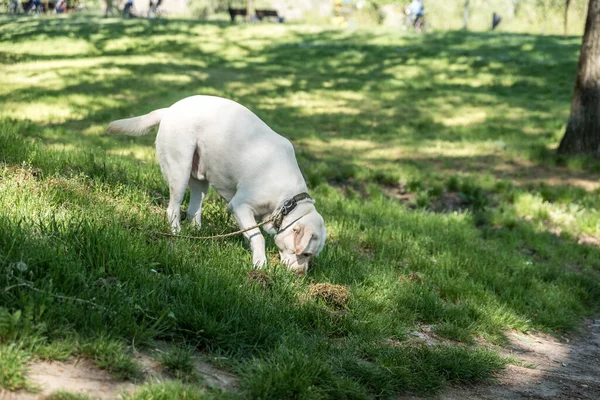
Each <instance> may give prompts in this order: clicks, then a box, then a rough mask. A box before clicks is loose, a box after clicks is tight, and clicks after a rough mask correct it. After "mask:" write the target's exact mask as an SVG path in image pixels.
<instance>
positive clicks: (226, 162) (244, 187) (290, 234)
mask: <svg viewBox="0 0 600 400" xmlns="http://www.w3.org/2000/svg"><path fill="white" fill-rule="evenodd" d="M158 124H160V126H159V129H158V135H157V137H156V154H157V156H158V161H159V163H160V167H161V169H162V172H163V175H164V176H165V178H166V180H167V181H168V183H169V193H170V200H169V207H168V208H167V216H168V219H169V222H170V223H171V226H172V229H173V232H179V230H180V229H181V225H180V222H179V220H180V218H179V208H180V206H181V202H182V200H183V196H184V194H185V190H186V188H187V187H188V185H189V187H190V192H191V197H190V205H189V208H188V210H187V216H188V218H189V219H190V220H191V222H192V224H194V225H196V226H197V227H200V221H201V213H202V202H203V200H204V197H205V196H206V193H207V192H208V187H209V184H210V185H212V186H213V187H214V188H215V190H216V191H217V193H218V194H219V195H221V196H222V197H223V198H224V199H225V201H227V202H228V206H229V210H230V211H231V212H232V213H233V215H234V217H235V219H236V221H237V223H238V225H239V226H240V228H242V229H246V228H249V227H252V226H254V225H256V221H257V219H258V220H260V221H264V220H266V219H267V218H269V217H270V216H271V215H276V216H277V217H278V218H276V219H275V221H274V222H269V223H267V224H265V225H264V226H263V227H264V228H265V230H266V231H267V232H269V233H271V234H275V243H276V244H277V247H278V248H279V254H280V256H281V261H282V262H283V263H285V264H286V265H287V266H288V267H289V268H290V269H291V270H293V271H295V272H298V273H305V272H306V271H307V268H308V264H309V262H310V260H311V259H312V257H315V256H317V255H318V254H319V253H320V252H321V250H322V249H323V246H324V245H325V238H326V230H325V224H324V222H323V218H322V217H321V215H320V214H319V213H318V212H317V210H316V209H315V206H314V200H312V199H311V198H310V196H309V195H308V193H307V187H306V182H305V181H304V178H303V177H302V174H301V173H300V168H299V167H298V163H297V162H296V157H295V154H294V148H293V146H292V144H291V143H290V141H289V140H287V139H286V138H284V137H282V136H280V135H278V134H277V133H275V132H274V131H273V130H272V129H271V128H269V127H268V126H267V124H265V123H264V122H263V121H262V120H260V119H259V118H258V117H257V116H256V115H255V114H254V113H252V112H251V111H250V110H248V109H247V108H246V107H244V106H242V105H240V104H238V103H236V102H234V101H231V100H227V99H223V98H220V97H213V96H192V97H188V98H185V99H183V100H181V101H178V102H177V103H175V104H173V105H172V106H171V107H169V108H162V109H159V110H156V111H153V112H151V113H149V114H146V115H143V116H141V117H135V118H129V119H121V120H118V121H114V122H111V123H110V124H109V125H108V128H107V131H108V132H111V133H124V134H127V135H132V136H140V135H144V134H146V133H148V132H149V131H150V129H151V128H152V127H153V126H155V125H158ZM244 235H245V236H246V238H247V239H248V240H249V242H250V247H251V249H252V260H253V264H254V265H255V266H257V267H262V266H263V265H265V263H266V262H267V257H266V255H265V240H264V238H263V236H262V235H261V233H260V230H259V229H258V228H255V229H251V230H249V231H247V232H245V233H244Z"/></svg>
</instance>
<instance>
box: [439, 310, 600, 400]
mask: <svg viewBox="0 0 600 400" xmlns="http://www.w3.org/2000/svg"><path fill="white" fill-rule="evenodd" d="M509 340H510V345H509V346H507V347H506V348H504V349H501V352H502V353H503V354H505V355H509V356H512V357H514V358H517V359H519V360H521V361H522V363H523V364H522V365H521V366H515V365H510V366H508V367H507V368H506V370H505V371H504V372H502V373H501V374H500V376H499V381H498V383H497V384H492V385H481V386H475V387H467V388H465V387H452V388H449V389H448V390H446V391H445V392H444V393H442V394H441V395H440V396H438V397H437V399H439V400H466V399H486V400H491V399H501V400H504V399H506V400H509V399H510V400H515V399H560V400H563V399H594V400H596V399H600V320H594V321H587V323H586V324H585V329H584V331H583V332H582V333H580V334H578V335H572V336H570V337H565V338H564V339H563V340H557V339H555V338H553V337H550V336H547V335H540V334H538V335H523V334H518V333H510V334H509Z"/></svg>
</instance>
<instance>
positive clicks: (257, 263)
mask: <svg viewBox="0 0 600 400" xmlns="http://www.w3.org/2000/svg"><path fill="white" fill-rule="evenodd" d="M252 265H253V266H254V268H262V267H264V266H265V265H267V257H266V256H253V257H252Z"/></svg>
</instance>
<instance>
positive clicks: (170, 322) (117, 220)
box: [0, 18, 600, 398]
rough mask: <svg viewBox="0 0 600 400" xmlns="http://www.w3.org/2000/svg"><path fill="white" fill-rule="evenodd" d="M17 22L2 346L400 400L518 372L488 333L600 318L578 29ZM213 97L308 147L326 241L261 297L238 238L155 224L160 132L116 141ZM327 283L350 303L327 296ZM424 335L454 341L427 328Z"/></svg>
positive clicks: (304, 157) (118, 366)
mask: <svg viewBox="0 0 600 400" xmlns="http://www.w3.org/2000/svg"><path fill="white" fill-rule="evenodd" d="M0 21H1V22H0V60H1V62H2V64H1V65H0V104H1V108H0V163H1V164H0V210H1V212H2V214H1V215H0V266H1V267H2V268H3V270H4V272H3V273H2V274H1V275H0V285H1V286H2V287H4V288H6V289H5V290H0V305H3V306H4V307H3V308H0V339H2V341H3V342H4V343H5V344H3V345H1V346H4V348H5V350H2V351H5V352H6V354H12V353H14V351H15V350H14V347H10V348H9V347H7V346H10V345H11V344H15V345H16V346H18V349H19V350H18V351H19V352H21V353H22V355H23V356H25V357H34V358H35V357H40V354H58V353H60V355H61V357H65V356H68V355H69V354H80V355H84V356H88V357H90V358H92V359H95V360H97V354H100V353H106V354H108V355H107V356H106V357H105V359H104V360H103V361H101V362H100V365H102V366H104V367H105V368H106V366H107V365H108V368H109V370H112V371H113V372H115V373H117V374H119V375H120V376H122V377H128V378H130V379H135V378H136V377H137V376H138V375H137V374H138V372H136V371H137V370H136V368H135V366H132V364H131V363H129V364H128V362H125V361H123V360H122V357H123V354H129V353H127V352H125V353H123V351H124V350H122V349H124V348H125V347H123V346H131V345H132V344H134V345H135V347H136V348H137V349H142V350H143V349H144V348H146V347H148V346H151V344H152V342H153V341H155V340H167V341H171V342H173V343H175V344H176V345H178V346H188V347H189V346H193V347H196V348H197V350H198V351H199V352H200V353H199V354H202V355H203V356H205V357H207V358H208V359H212V360H214V359H215V357H216V359H218V360H219V364H220V365H221V366H223V367H224V368H227V369H230V370H232V371H233V372H235V373H237V374H239V375H240V377H241V379H242V386H241V388H240V392H239V393H237V394H223V393H218V392H214V391H213V392H210V390H209V389H205V390H207V391H209V392H210V394H211V395H214V396H240V397H252V398H256V397H261V398H292V397H302V398H366V397H372V396H380V397H386V396H390V395H392V394H396V393H405V392H416V393H428V392H431V391H436V390H439V389H440V388H442V387H443V386H444V385H445V384H447V383H449V382H458V383H460V382H474V381H477V380H480V379H485V378H489V377H490V376H491V374H493V372H494V371H497V370H498V369H499V368H501V366H502V365H503V364H504V363H505V360H502V359H501V358H500V357H499V356H498V355H496V354H495V353H493V352H489V351H485V350H481V349H478V348H477V347H476V346H475V345H474V343H476V342H478V341H477V340H476V339H481V338H483V339H486V340H488V341H490V342H493V343H502V342H503V338H504V336H503V332H504V331H505V330H507V329H518V330H525V331H526V330H531V329H540V330H544V331H551V332H560V331H563V330H569V329H573V328H574V327H576V326H577V324H578V323H579V322H580V321H581V320H582V318H583V317H584V316H585V315H590V314H591V313H594V312H597V311H598V308H599V307H598V306H599V305H600V279H599V278H598V270H600V250H599V249H598V247H597V246H598V244H599V242H600V240H599V238H600V212H599V207H600V183H599V181H598V173H599V172H600V166H599V164H598V163H596V162H594V161H591V160H588V159H562V158H559V157H556V156H555V155H554V154H553V152H552V149H553V148H554V147H556V145H557V144H558V142H559V140H560V137H561V135H562V133H563V129H564V125H565V122H566V119H567V116H568V111H569V102H570V96H571V90H572V85H573V79H574V76H575V71H576V62H577V54H578V48H579V44H580V38H578V37H572V38H567V39H563V38H559V37H551V36H529V35H516V34H507V33H504V34H483V33H479V34H475V33H471V34H469V33H456V32H455V33H436V34H431V35H426V36H401V35H399V34H398V33H397V32H392V31H375V30H372V31H370V30H358V31H352V32H351V31H345V30H332V29H329V28H322V27H311V26H304V25H287V24H260V25H235V26H230V25H218V24H202V23H197V22H190V21H176V20H172V21H145V20H130V21H121V20H117V19H109V20H104V19H86V18H71V19H52V18H48V19H45V18H40V19H19V20H12V19H2V20H0ZM193 94H211V95H218V96H223V97H228V98H232V99H234V100H236V101H238V102H240V103H242V104H244V105H246V106H247V107H248V108H250V109H251V110H253V111H254V112H256V113H257V114H258V115H259V116H260V117H261V118H262V119H263V120H264V121H266V122H267V123H268V124H269V125H270V126H271V127H273V128H274V129H275V130H276V131H278V132H279V133H281V134H282V135H284V136H286V137H288V138H290V139H291V140H292V141H293V142H294V144H295V146H296V149H297V156H298V158H299V162H300V166H301V168H302V170H303V172H304V174H305V176H306V178H307V182H308V183H309V186H310V189H311V194H313V195H314V197H315V198H316V199H317V207H318V209H319V210H320V211H322V213H323V215H324V216H325V219H326V224H327V227H328V231H329V233H330V238H329V242H328V245H327V247H326V249H325V251H324V253H323V255H322V257H321V258H320V259H319V260H318V261H317V263H316V265H315V267H314V269H313V270H312V271H311V272H310V274H309V275H308V277H306V278H297V277H294V276H292V275H291V274H289V273H287V272H286V271H285V269H284V268H282V267H280V266H277V264H276V260H277V258H276V251H275V248H274V246H273V244H272V242H271V243H270V249H269V251H270V254H271V256H272V262H271V265H272V266H273V267H274V268H273V269H269V270H267V282H268V283H267V284H266V286H264V285H262V284H256V283H253V282H252V280H249V278H248V271H249V269H250V264H251V256H250V253H249V251H248V249H247V247H246V246H245V244H244V243H243V240H241V239H240V238H233V239H227V240H223V241H220V242H209V243H206V242H203V243H200V242H184V241H176V240H171V239H165V238H162V237H160V236H158V235H156V232H157V231H162V232H164V231H167V226H166V219H165V216H164V209H165V206H166V199H167V196H168V193H167V187H166V184H165V183H164V182H163V180H162V177H161V175H160V170H159V168H158V165H157V163H156V162H155V157H154V147H153V145H152V143H153V140H154V135H149V136H146V137H142V138H135V139H131V138H124V137H114V136H108V135H105V134H104V133H103V132H104V129H105V127H106V125H107V123H108V122H110V121H111V120H113V119H116V118H122V117H128V116H133V115H140V114H143V113H146V112H149V111H151V110H154V109H157V108H161V107H166V106H169V105H170V104H172V103H174V102H175V101H177V100H179V99H181V98H183V97H186V96H190V95H193ZM204 215H205V218H204V225H203V228H202V233H204V234H214V233H222V232H227V231H231V230H233V229H234V228H235V224H234V222H233V220H232V218H231V217H230V216H229V215H228V213H227V211H226V207H225V204H224V203H223V202H222V201H221V200H219V199H218V198H217V196H216V194H215V193H211V195H210V201H209V204H208V205H207V206H206V209H205V214H204ZM315 283H333V284H338V285H345V286H347V287H348V288H349V292H350V299H349V301H348V302H347V303H346V304H343V305H336V304H331V303H328V302H327V301H325V300H323V299H319V298H315V297H311V296H310V287H311V286H310V285H312V284H315ZM58 296H63V297H58ZM65 297H66V298H67V299H65ZM82 300H83V301H82ZM19 313H20V314H19ZM16 314H19V315H21V317H20V318H15V315H16ZM2 321H4V322H2ZM6 321H8V322H6ZM424 327H425V329H426V330H429V328H431V329H432V331H433V332H434V334H435V336H436V337H437V338H438V339H439V340H440V343H445V344H443V345H441V344H440V345H438V346H425V345H423V344H421V343H419V342H418V340H415V339H414V336H413V335H412V334H411V332H414V331H419V330H421V329H424ZM65 343H69V344H70V347H69V349H70V350H69V351H67V352H66V354H65V352H64V351H58V350H56V349H59V348H61V349H62V348H64V347H65V346H64V344H65ZM61 346H62V347H61ZM103 346H104V347H103ZM9 349H10V350H9ZM53 349H54V350H53ZM98 349H109V350H106V351H99V350H98ZM53 351H54V352H53ZM129 351H131V349H130V348H129ZM11 352H12V353H11ZM55 357H58V356H55ZM119 357H121V358H119ZM50 358H52V357H50ZM0 363H2V360H0ZM11 365H13V367H14V368H12V369H10V371H12V372H11V373H13V372H14V371H17V372H14V374H16V375H14V376H15V377H13V378H12V380H13V381H15V382H22V380H21V379H20V378H18V371H20V370H22V367H19V368H17V367H16V365H17V364H16V363H13V364H11ZM111 366H112V367H111ZM6 370H7V371H8V369H6ZM5 381H6V380H3V379H2V377H0V384H2V385H3V386H4V387H9V386H8V385H7V384H6V383H2V382H5ZM20 385H21V386H23V385H25V383H20ZM200 386H201V385H200ZM17 387H18V385H17ZM153 388H154V387H148V388H147V391H148V390H149V391H152V390H155V389H153ZM173 390H175V389H173ZM198 390H200V389H198Z"/></svg>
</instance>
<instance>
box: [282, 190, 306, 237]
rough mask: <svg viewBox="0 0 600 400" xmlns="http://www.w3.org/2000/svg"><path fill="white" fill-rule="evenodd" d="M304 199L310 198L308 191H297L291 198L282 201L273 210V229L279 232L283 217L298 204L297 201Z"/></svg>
mask: <svg viewBox="0 0 600 400" xmlns="http://www.w3.org/2000/svg"><path fill="white" fill-rule="evenodd" d="M306 199H311V200H312V197H310V195H309V194H308V193H299V194H297V195H295V196H294V197H292V198H291V199H288V200H286V201H284V202H283V204H282V205H281V206H279V207H278V208H277V210H276V211H275V219H273V226H274V227H275V229H277V232H279V230H280V229H281V223H282V222H283V219H284V218H285V217H286V216H287V215H288V214H289V213H291V212H292V211H294V209H295V208H296V206H298V202H299V201H302V200H306Z"/></svg>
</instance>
